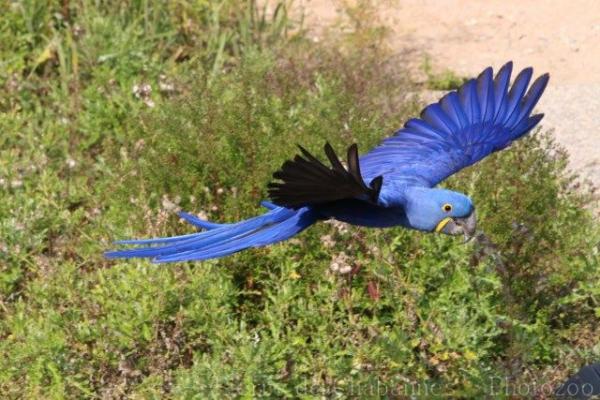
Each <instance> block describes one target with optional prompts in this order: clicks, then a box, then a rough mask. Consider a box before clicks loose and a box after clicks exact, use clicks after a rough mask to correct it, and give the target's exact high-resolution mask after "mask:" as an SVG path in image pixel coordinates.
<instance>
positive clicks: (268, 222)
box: [105, 207, 316, 262]
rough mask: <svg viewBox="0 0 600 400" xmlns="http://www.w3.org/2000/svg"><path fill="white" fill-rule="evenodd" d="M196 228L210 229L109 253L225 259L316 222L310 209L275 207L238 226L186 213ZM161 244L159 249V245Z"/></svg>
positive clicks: (137, 242)
mask: <svg viewBox="0 0 600 400" xmlns="http://www.w3.org/2000/svg"><path fill="white" fill-rule="evenodd" d="M185 215H186V217H187V216H189V217H191V218H185V217H183V218H184V219H185V220H186V221H188V222H190V223H191V224H192V225H195V226H198V227H202V228H205V229H208V230H207V231H204V232H198V233H193V234H188V235H183V236H176V237H170V238H155V239H142V240H124V241H120V242H117V243H118V244H133V245H142V247H138V248H132V249H124V250H116V251H110V252H107V253H106V254H105V255H106V257H108V258H135V257H150V258H153V261H154V262H174V261H192V260H206V259H210V258H219V257H223V256H226V255H229V254H232V253H235V252H238V251H241V250H244V249H246V248H249V247H261V246H266V245H269V244H271V243H276V242H279V241H282V240H285V239H288V238H290V237H292V236H294V235H295V234H297V233H299V232H300V231H302V230H304V229H305V228H307V227H308V226H310V225H312V224H313V223H314V222H315V221H316V217H315V216H314V212H313V211H312V210H310V209H309V208H301V209H298V210H292V209H287V208H282V207H277V208H273V209H271V210H270V211H268V212H267V213H265V214H263V215H260V216H258V217H254V218H250V219H248V220H245V221H241V222H238V223H235V224H214V223H212V222H208V221H203V220H201V219H199V218H196V217H193V216H191V215H190V214H185ZM157 245H158V246H157Z"/></svg>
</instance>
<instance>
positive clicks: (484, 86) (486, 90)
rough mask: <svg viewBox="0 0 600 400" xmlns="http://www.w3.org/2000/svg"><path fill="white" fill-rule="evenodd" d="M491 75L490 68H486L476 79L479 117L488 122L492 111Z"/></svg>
mask: <svg viewBox="0 0 600 400" xmlns="http://www.w3.org/2000/svg"><path fill="white" fill-rule="evenodd" d="M492 74H493V72H492V68H491V67H487V68H486V69H485V70H484V71H483V72H482V73H481V74H480V75H479V77H478V78H477V95H478V99H479V104H481V117H482V119H483V120H484V121H487V120H489V117H490V114H491V113H492V112H493V111H492V110H493V109H494V97H493V93H494V92H493V88H492V85H493V83H492Z"/></svg>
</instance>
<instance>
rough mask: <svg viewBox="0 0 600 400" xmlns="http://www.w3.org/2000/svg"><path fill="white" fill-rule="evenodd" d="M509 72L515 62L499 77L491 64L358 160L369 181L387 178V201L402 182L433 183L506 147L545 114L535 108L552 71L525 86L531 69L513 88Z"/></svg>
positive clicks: (385, 197) (390, 199)
mask: <svg viewBox="0 0 600 400" xmlns="http://www.w3.org/2000/svg"><path fill="white" fill-rule="evenodd" d="M511 71H512V62H509V63H507V64H506V65H504V66H503V67H502V68H501V69H500V71H499V72H498V74H497V75H496V77H495V78H494V77H493V72H492V68H491V67H490V68H487V69H485V70H484V71H483V72H482V73H481V74H480V75H479V77H478V78H477V79H471V80H469V81H468V82H466V83H465V84H464V85H463V86H462V87H461V88H460V89H458V90H457V91H452V92H450V93H448V94H446V95H445V96H444V97H443V98H442V99H441V100H440V101H439V102H437V103H435V104H431V105H429V106H427V107H426V108H425V109H424V110H423V111H422V113H421V118H415V119H411V120H409V121H408V122H407V123H406V124H405V125H404V128H402V129H400V130H399V131H398V132H396V134H394V135H393V136H392V137H389V138H387V139H385V140H383V142H382V143H381V144H380V145H379V146H377V147H375V148H374V149H373V150H372V151H370V152H369V153H367V154H365V155H363V156H362V157H361V158H360V164H361V167H362V171H363V178H364V179H365V180H366V181H369V179H372V178H374V177H376V176H383V188H382V189H381V200H382V201H383V203H392V202H393V200H392V198H393V195H394V191H395V190H397V188H398V186H401V185H407V184H408V185H421V186H428V187H432V186H435V185H436V184H438V183H439V182H441V181H442V180H444V179H445V178H447V177H448V176H450V175H452V174H454V173H456V172H458V171H460V170H461V169H463V168H465V167H467V166H469V165H472V164H474V163H476V162H477V161H479V160H481V159H482V158H484V157H485V156H487V155H488V154H491V153H493V152H495V151H498V150H501V149H503V148H505V147H506V146H508V145H509V144H510V143H511V142H512V141H514V140H516V139H518V138H520V137H521V136H523V135H525V134H526V133H527V132H528V131H530V130H531V129H532V128H533V127H534V126H535V125H536V124H537V123H538V122H539V121H540V120H541V119H542V117H543V114H537V115H533V116H531V112H532V110H533V108H534V107H535V105H536V104H537V102H538V100H539V99H540V97H541V95H542V93H543V92H544V89H545V88H546V85H547V83H548V79H549V75H548V74H544V75H542V76H540V77H539V78H537V79H536V81H535V82H534V83H533V84H532V85H531V87H530V88H529V90H527V87H528V86H529V82H530V80H531V76H532V73H533V70H532V69H531V68H525V69H524V70H522V71H521V72H520V73H519V74H518V75H517V77H516V78H515V81H514V83H513V84H512V87H509V86H510V85H509V82H510V75H511ZM386 200H388V201H386Z"/></svg>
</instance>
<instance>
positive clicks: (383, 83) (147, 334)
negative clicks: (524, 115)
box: [0, 0, 600, 399]
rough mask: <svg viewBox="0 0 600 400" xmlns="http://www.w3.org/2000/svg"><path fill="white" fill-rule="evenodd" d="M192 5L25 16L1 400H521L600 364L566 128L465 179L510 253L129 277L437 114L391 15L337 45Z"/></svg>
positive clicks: (8, 121) (584, 202)
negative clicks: (411, 97) (180, 237)
mask: <svg viewBox="0 0 600 400" xmlns="http://www.w3.org/2000/svg"><path fill="white" fill-rule="evenodd" d="M173 4H174V5H157V4H152V3H150V2H141V1H140V2H131V3H128V4H127V5H123V3H102V4H100V3H88V2H81V3H71V2H56V3H43V4H42V3H38V2H19V3H12V2H11V3H7V4H6V5H5V6H6V7H3V8H4V9H7V10H9V11H8V12H7V13H6V14H5V16H4V17H3V18H2V19H0V39H2V40H0V60H2V64H0V65H1V68H0V80H1V81H0V83H1V85H0V88H1V89H0V91H1V93H0V110H1V113H0V129H1V130H2V132H3V134H2V136H1V137H0V149H1V150H0V238H1V239H0V249H1V252H0V313H1V315H2V318H1V319H0V337H1V338H2V341H0V392H2V393H3V394H4V395H5V396H6V397H8V398H98V397H104V398H122V397H128V398H163V397H167V398H224V397H225V398H232V397H236V398H237V397H240V398H265V397H266V398H282V397H284V398H285V397H288V398H306V399H308V398H322V397H339V398H348V397H349V398H380V397H384V395H385V394H391V395H398V397H400V396H401V395H403V394H407V395H410V394H414V395H417V396H420V397H444V396H448V395H452V396H462V397H468V398H471V397H484V396H486V395H488V396H489V395H493V394H496V395H499V396H501V397H509V396H510V395H511V394H514V393H516V390H523V388H524V387H525V388H527V389H528V390H531V392H530V393H536V394H540V393H541V394H544V393H546V394H547V393H548V390H549V388H552V387H554V386H555V385H556V383H558V382H559V381H560V380H561V379H563V378H564V377H565V376H566V375H567V374H568V373H569V372H573V371H574V370H575V369H577V367H578V366H580V365H581V364H583V363H585V362H591V361H595V360H597V358H598V356H599V355H600V354H599V353H600V348H599V346H598V341H597V338H598V336H599V335H598V334H599V331H600V326H599V324H598V315H599V313H600V308H599V306H598V296H599V292H600V286H599V283H598V282H599V279H598V278H599V270H598V266H599V263H600V255H599V251H598V241H599V239H600V232H598V225H597V221H595V220H594V219H593V217H592V216H591V213H590V212H589V211H587V208H586V207H589V205H590V202H591V198H590V195H589V193H588V191H586V190H585V189H584V188H576V185H577V184H576V182H577V181H575V180H574V178H573V177H572V176H570V175H569V174H568V173H567V172H566V162H567V158H566V155H565V154H564V152H563V151H562V150H560V148H558V147H557V146H556V145H554V144H553V143H552V140H551V136H549V135H546V134H543V133H540V132H538V133H536V134H535V135H532V137H530V138H528V139H526V140H523V141H521V142H519V143H517V144H516V145H515V146H513V147H512V148H511V149H509V150H507V151H505V152H502V153H500V154H496V155H494V156H492V157H490V158H489V159H487V160H486V161H484V162H482V163H481V164H479V165H477V166H474V167H472V168H469V169H468V170H466V171H463V172H461V173H460V174H459V175H458V176H456V177H454V178H452V179H451V180H450V181H449V182H448V183H447V186H449V187H452V188H454V189H456V190H460V191H464V192H467V193H469V194H470V195H472V197H473V198H474V200H475V202H476V204H477V208H478V214H479V219H480V221H481V225H482V228H483V229H484V231H485V232H486V234H487V235H488V236H489V237H490V238H491V240H492V241H493V242H494V248H491V249H490V248H489V247H485V246H477V245H466V246H463V245H461V244H460V242H459V240H455V239H452V238H447V237H439V236H435V235H424V234H420V233H415V232H407V231H405V230H401V229H389V230H369V229H362V228H354V227H347V226H345V225H341V224H319V225H318V226H315V227H313V228H311V229H310V230H308V231H306V232H305V233H303V234H301V235H300V236H299V237H298V238H295V239H293V240H290V241H288V242H286V243H284V244H279V245H275V246H272V247H269V248H264V249H257V250H250V251H247V252H243V253H240V254H237V255H235V256H232V257H229V258H225V259H222V260H217V261H209V262H203V263H182V264H175V265H161V266H157V265H152V264H150V263H148V262H147V261H138V260H133V261H117V262H114V261H110V262H109V261H107V260H105V259H104V258H103V256H102V252H103V251H104V250H106V249H107V248H109V247H110V241H112V240H113V239H115V238H124V237H132V236H153V235H166V234H169V235H170V234H176V233H184V232H189V231H190V228H189V227H188V226H186V225H184V224H183V223H182V222H180V221H179V220H178V219H177V218H176V217H175V216H174V214H173V212H172V211H173V210H174V209H177V208H179V207H181V208H183V209H185V210H188V211H192V212H196V213H202V214H205V215H206V216H207V217H209V218H211V219H216V220H220V221H235V220H239V219H241V218H246V217H249V216H251V215H255V214H257V213H260V212H261V210H260V208H259V206H258V202H259V201H260V200H262V199H264V198H265V195H266V192H265V187H266V183H267V182H268V181H269V179H270V174H271V173H272V171H273V170H275V169H276V168H277V167H278V166H279V165H280V164H281V162H283V160H285V159H286V158H288V157H289V156H290V154H293V153H294V152H295V151H296V150H295V144H296V143H302V144H303V145H305V146H306V147H307V148H309V149H312V150H315V149H317V148H320V147H321V146H322V144H323V142H324V141H325V140H329V141H330V142H331V143H332V144H333V145H334V147H336V148H337V149H341V148H343V146H344V143H347V142H349V141H356V142H357V143H358V144H359V148H360V149H361V150H362V151H365V150H366V149H368V148H369V147H370V146H372V145H374V144H375V143H377V141H378V140H380V138H381V137H383V136H386V135H388V134H389V133H391V132H393V131H394V130H395V129H397V128H398V127H399V126H401V124H402V123H403V121H404V120H405V119H406V118H407V117H409V116H412V115H415V114H416V113H417V112H418V106H417V105H416V104H414V103H412V102H410V101H404V100H402V99H403V98H404V97H403V94H404V93H405V92H407V91H409V90H411V89H413V85H412V83H411V82H409V81H407V80H406V78H405V76H406V72H405V71H402V70H401V69H399V68H398V65H401V64H400V63H398V62H396V61H397V60H395V59H394V58H393V57H392V56H391V55H390V54H389V53H388V52H387V50H386V48H385V42H384V34H385V32H384V31H383V30H382V29H380V28H379V27H378V26H373V25H369V24H367V25H365V24H356V23H355V22H356V21H365V20H371V18H363V17H361V15H363V14H361V13H366V14H364V15H367V16H368V15H371V14H369V13H372V9H371V8H369V7H368V4H367V3H365V2H363V4H362V5H361V6H359V7H354V8H352V9H351V10H350V18H349V19H348V20H346V22H345V23H347V24H348V25H347V26H350V27H351V29H345V30H344V32H345V33H343V34H339V35H333V34H331V35H328V36H326V37H325V39H324V40H322V41H320V42H319V43H315V42H314V41H312V40H310V38H309V37H308V36H307V35H306V34H305V33H304V31H303V29H302V27H301V26H300V25H298V22H297V21H294V20H293V19H292V18H290V17H289V15H288V14H287V11H286V10H287V8H286V7H285V5H284V4H281V5H280V6H279V8H277V10H278V11H277V12H276V13H275V16H274V17H271V13H268V12H265V11H264V10H262V9H261V8H259V7H258V6H256V4H254V3H253V2H248V3H245V5H244V6H243V7H240V6H239V4H237V3H236V2H233V1H208V0H206V1H199V2H195V3H192V2H189V3H188V2H179V3H173ZM273 9H274V8H273ZM148 87H149V88H150V89H151V90H149V89H148ZM334 262H337V263H338V265H341V266H349V267H351V269H352V272H351V273H350V274H340V273H337V272H335V271H333V270H332V269H331V268H330V267H331V265H332V264H333V263H334ZM534 382H535V384H534ZM427 390H428V391H429V392H426V391H427ZM392 397H393V396H392Z"/></svg>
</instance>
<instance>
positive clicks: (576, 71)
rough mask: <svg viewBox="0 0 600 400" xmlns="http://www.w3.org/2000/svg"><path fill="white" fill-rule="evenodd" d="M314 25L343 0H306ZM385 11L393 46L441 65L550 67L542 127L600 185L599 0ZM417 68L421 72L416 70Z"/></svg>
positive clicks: (414, 2) (470, 69)
mask: <svg viewBox="0 0 600 400" xmlns="http://www.w3.org/2000/svg"><path fill="white" fill-rule="evenodd" d="M299 3H300V5H301V6H303V7H304V9H305V13H306V19H307V21H308V22H309V25H311V24H313V23H316V24H320V25H326V24H329V23H331V22H332V21H333V20H334V19H335V17H336V15H337V11H336V5H337V4H339V1H336V0H303V1H299ZM383 3H384V5H382V6H381V16H382V19H383V21H384V23H385V24H387V25H388V26H389V27H390V28H391V29H392V39H391V40H392V45H393V46H394V48H395V49H398V50H412V51H414V52H416V53H417V54H420V55H421V56H422V57H417V59H421V60H423V59H424V57H425V56H426V55H427V54H428V55H430V56H431V59H432V60H433V62H434V70H435V69H436V68H437V69H441V68H449V69H451V70H453V71H455V72H457V73H458V74H460V75H464V76H473V75H476V74H477V73H479V72H480V71H481V70H482V69H483V68H484V67H486V66H488V65H492V66H494V68H495V69H497V68H498V67H500V66H501V65H502V64H504V63H505V62H506V61H508V60H513V61H514V62H515V67H516V68H522V67H526V66H533V67H534V69H535V71H536V73H542V72H550V74H551V81H550V86H549V88H548V90H547V92H546V94H545V95H544V97H543V98H542V101H540V104H539V105H538V110H539V111H540V112H543V113H545V114H546V117H545V118H544V121H543V122H542V123H543V126H544V127H545V128H552V129H555V135H556V138H557V140H558V142H559V143H561V144H562V145H564V146H565V147H566V148H567V150H568V151H569V153H570V155H571V166H572V168H573V169H575V170H576V171H578V172H580V173H581V175H582V176H584V177H587V178H589V179H591V180H592V181H593V182H594V183H595V184H596V185H597V186H600V1H599V0H535V1H534V0H531V1H521V0H487V1H475V0H398V1H389V0H388V1H384V2H383ZM417 70H418V69H415V71H417Z"/></svg>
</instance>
